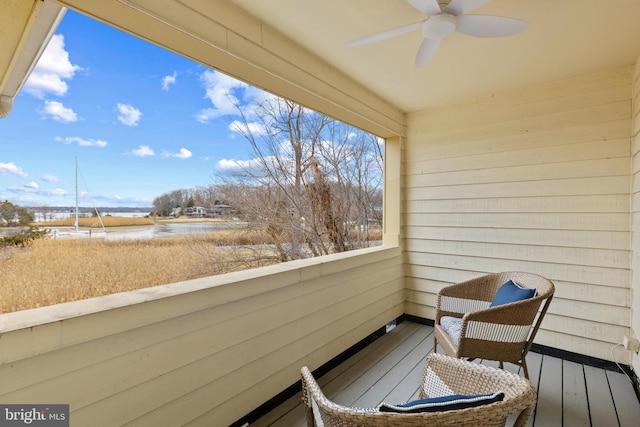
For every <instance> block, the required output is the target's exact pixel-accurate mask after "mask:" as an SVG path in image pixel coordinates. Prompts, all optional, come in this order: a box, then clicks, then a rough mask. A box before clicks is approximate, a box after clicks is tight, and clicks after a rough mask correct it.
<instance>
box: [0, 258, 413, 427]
mask: <svg viewBox="0 0 640 427" xmlns="http://www.w3.org/2000/svg"><path fill="white" fill-rule="evenodd" d="M402 276H403V266H402V258H401V253H400V249H399V248H397V247H396V248H386V247H379V248H375V249H367V250H361V251H355V252H350V253H347V254H337V255H332V256H328V257H322V258H315V259H311V260H303V261H295V262H290V263H285V264H281V265H276V266H271V267H267V268H263V269H256V270H251V271H244V272H238V273H233V274H229V275H223V276H216V277H210V278H204V279H198V280H193V281H189V282H183V283H176V284H171V285H166V286H160V287H157V288H150V289H146V290H141V291H135V292H129V293H125V294H117V295H111V296H107V297H102V298H97V299H93V300H87V301H79V302H74V303H68V304H61V305H58V306H53V307H45V308H41V309H36V310H28V311H24V312H18V313H12V314H6V315H2V316H0V379H1V381H0V402H3V403H69V404H70V405H71V411H72V414H71V419H72V425H76V426H108V427H112V426H116V425H123V424H125V423H128V422H130V423H131V424H130V425H145V426H159V425H172V426H173V425H176V426H177V425H183V424H185V423H187V424H188V425H202V426H227V425H229V423H231V422H233V421H235V420H237V419H238V418H240V417H242V416H244V415H246V414H247V413H248V412H249V411H251V410H253V409H255V408H256V407H258V406H259V405H260V404H262V403H264V402H265V401H266V400H268V399H270V398H271V397H273V396H274V395H276V394H277V393H279V392H281V391H282V390H284V389H285V388H286V387H288V386H290V385H291V384H293V383H294V382H295V381H297V379H298V378H299V369H300V367H301V366H302V365H308V366H310V367H311V368H312V369H313V368H317V367H318V366H320V365H321V364H323V363H325V362H327V361H328V360H329V359H331V358H332V357H334V356H336V355H338V354H339V353H340V352H342V351H343V350H345V349H347V348H348V347H350V346H351V345H353V344H355V343H356V342H358V341H359V340H360V339H362V338H364V337H366V336H367V335H368V334H370V333H372V332H374V331H375V330H376V329H378V328H380V327H382V326H384V325H385V324H386V323H387V322H389V321H390V320H392V319H394V318H396V317H397V316H399V315H401V314H402V313H403V308H404V307H403V305H404V303H403V280H402ZM128 425H129V424H128Z"/></svg>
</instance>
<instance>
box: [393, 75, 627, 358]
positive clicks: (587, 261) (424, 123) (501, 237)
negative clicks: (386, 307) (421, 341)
mask: <svg viewBox="0 0 640 427" xmlns="http://www.w3.org/2000/svg"><path fill="white" fill-rule="evenodd" d="M631 83H632V69H631V68H630V67H624V68H619V69H614V70H610V71H606V72H601V73H598V74H592V75H587V76H581V77H575V78H571V79H569V80H566V81H558V82H553V83H549V84H544V85H540V86H537V87H531V88H527V89H520V90H517V91H513V92H509V93H505V94H501V95H496V96H493V97H491V98H487V99H479V100H474V101H473V102H468V103H464V104H459V105H452V106H448V107H446V108H440V109H435V110H429V111H424V112H420V113H416V114H412V115H410V116H409V117H408V119H407V142H406V151H405V153H404V185H405V193H404V198H405V201H404V203H405V205H404V216H405V222H404V230H403V234H404V236H405V240H404V246H405V249H406V262H407V267H406V274H407V290H406V299H407V303H406V311H407V313H409V314H413V315H417V316H423V317H426V318H433V317H434V306H435V302H436V294H437V292H438V290H439V289H440V288H441V287H442V286H444V285H447V284H450V283H455V282H458V281H461V280H464V279H468V278H470V277H474V276H477V275H480V274H483V273H487V272H495V271H506V270H523V271H530V272H535V273H539V274H541V275H543V276H546V277H548V278H550V279H551V280H553V281H554V283H555V284H556V287H557V290H556V296H555V299H554V301H553V303H552V304H551V307H550V312H549V313H548V315H547V317H546V319H545V321H544V323H543V330H541V331H540V333H539V335H538V338H537V339H536V342H538V343H540V344H544V345H548V346H552V347H556V348H560V349H564V350H569V351H573V352H577V353H582V354H586V355H590V356H595V357H599V358H604V359H611V352H610V350H611V347H612V346H613V345H614V344H618V343H621V342H622V339H623V336H624V334H625V333H627V332H628V330H629V329H628V328H629V321H630V303H631V290H630V285H631V283H630V276H631V275H630V215H629V212H630V182H631V179H630V173H631V171H630V165H631V161H630V131H631V117H630V116H631ZM628 357H629V355H628V354H627V355H626V358H627V359H628ZM621 358H622V356H621ZM626 362H627V363H628V360H626Z"/></svg>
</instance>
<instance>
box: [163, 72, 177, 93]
mask: <svg viewBox="0 0 640 427" xmlns="http://www.w3.org/2000/svg"><path fill="white" fill-rule="evenodd" d="M176 77H178V73H177V72H176V71H174V72H173V74H172V75H170V76H164V78H163V79H162V89H163V90H169V87H170V86H171V85H173V84H174V83H175V82H176Z"/></svg>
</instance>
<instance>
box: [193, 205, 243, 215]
mask: <svg viewBox="0 0 640 427" xmlns="http://www.w3.org/2000/svg"><path fill="white" fill-rule="evenodd" d="M232 212H233V208H232V207H231V206H229V205H215V206H214V207H213V208H205V207H203V206H192V207H188V208H185V209H184V211H183V213H184V214H185V215H186V216H188V217H190V218H224V217H228V216H229V215H231V213H232Z"/></svg>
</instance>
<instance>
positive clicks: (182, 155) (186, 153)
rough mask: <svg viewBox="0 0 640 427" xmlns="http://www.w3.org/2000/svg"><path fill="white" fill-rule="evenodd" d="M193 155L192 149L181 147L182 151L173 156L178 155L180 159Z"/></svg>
mask: <svg viewBox="0 0 640 427" xmlns="http://www.w3.org/2000/svg"><path fill="white" fill-rule="evenodd" d="M191 156H193V153H191V151H189V150H187V149H186V148H181V149H180V152H179V153H176V154H175V155H174V156H173V157H177V158H178V159H188V158H189V157H191Z"/></svg>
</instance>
